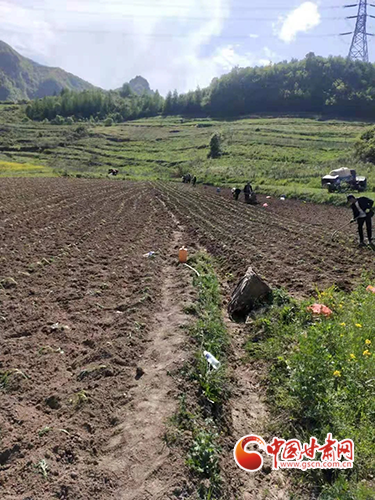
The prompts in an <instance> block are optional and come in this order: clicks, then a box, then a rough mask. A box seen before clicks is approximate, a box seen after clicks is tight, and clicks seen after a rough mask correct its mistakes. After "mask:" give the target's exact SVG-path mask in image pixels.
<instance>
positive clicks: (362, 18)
mask: <svg viewBox="0 0 375 500" xmlns="http://www.w3.org/2000/svg"><path fill="white" fill-rule="evenodd" d="M351 18H353V19H354V18H357V22H356V25H355V30H354V35H353V40H352V43H351V45H350V50H349V56H348V57H349V59H352V60H353V61H355V60H356V59H359V60H360V61H364V62H368V44H367V29H366V27H367V0H359V4H358V15H357V16H351V17H350V18H349V19H351Z"/></svg>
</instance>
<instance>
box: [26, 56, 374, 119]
mask: <svg viewBox="0 0 375 500" xmlns="http://www.w3.org/2000/svg"><path fill="white" fill-rule="evenodd" d="M260 112H269V113H301V112H313V113H319V114H330V115H336V116H342V117H350V116H355V117H358V118H375V65H374V64H370V63H363V62H360V61H355V62H354V61H350V60H347V59H344V58H342V57H329V58H323V57H317V56H315V55H314V54H312V53H310V54H308V55H307V56H306V58H305V59H303V60H302V61H297V60H293V61H291V62H289V63H288V62H282V63H278V64H274V65H270V66H267V67H255V68H235V69H233V70H232V71H231V72H230V73H228V74H227V75H224V76H222V77H220V78H215V79H214V80H213V81H212V82H211V85H210V86H209V87H208V88H206V89H202V90H201V89H199V88H198V89H197V90H196V91H192V92H188V93H186V94H180V95H179V94H178V93H177V92H176V91H174V92H173V93H172V92H169V93H168V95H167V96H166V98H165V99H163V98H162V97H161V96H160V95H159V93H158V92H155V94H153V95H151V94H147V93H143V94H142V95H141V96H139V95H137V94H135V93H134V91H133V89H132V88H131V86H130V84H124V86H123V87H122V89H121V90H120V91H118V92H109V93H106V94H104V93H101V92H98V91H96V92H84V93H83V94H80V95H79V96H78V95H76V96H74V95H73V94H72V93H64V92H63V93H62V95H60V96H57V97H55V98H47V99H44V100H40V101H35V102H34V103H32V105H31V106H29V108H28V111H27V113H28V116H29V117H30V118H33V119H37V120H41V119H44V118H48V119H51V118H54V117H55V116H56V115H57V114H61V115H62V116H65V117H66V116H74V117H78V118H89V117H90V116H91V117H93V118H94V119H95V118H98V119H101V118H105V117H107V116H111V118H113V119H114V120H115V121H124V120H128V119H134V118H138V117H143V116H154V115H157V114H159V113H163V114H164V115H190V116H192V115H193V116H213V117H230V116H241V115H247V114H252V113H260Z"/></svg>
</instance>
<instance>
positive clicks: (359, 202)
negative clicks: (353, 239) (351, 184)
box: [348, 194, 374, 246]
mask: <svg viewBox="0 0 375 500" xmlns="http://www.w3.org/2000/svg"><path fill="white" fill-rule="evenodd" d="M348 203H350V205H351V207H352V210H353V216H354V219H352V220H351V221H350V222H351V223H352V222H355V221H357V224H358V234H359V244H360V245H361V246H362V245H364V244H365V243H364V235H363V226H364V224H365V223H366V230H367V237H368V241H369V243H370V245H371V244H372V220H371V219H372V217H373V216H374V210H373V208H372V207H373V205H374V201H373V200H370V198H366V197H365V196H361V197H360V198H356V197H355V196H353V195H352V194H351V195H349V196H348Z"/></svg>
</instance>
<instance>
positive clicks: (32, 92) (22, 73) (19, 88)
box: [0, 40, 96, 101]
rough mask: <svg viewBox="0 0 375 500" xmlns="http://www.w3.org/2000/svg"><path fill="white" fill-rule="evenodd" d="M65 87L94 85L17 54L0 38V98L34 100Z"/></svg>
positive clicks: (72, 88)
mask: <svg viewBox="0 0 375 500" xmlns="http://www.w3.org/2000/svg"><path fill="white" fill-rule="evenodd" d="M63 88H66V89H69V90H76V91H78V92H79V91H82V90H93V89H95V88H96V87H95V86H94V85H92V84H91V83H88V82H86V81H85V80H82V79H81V78H79V77H78V76H75V75H73V74H71V73H68V72H67V71H64V70H63V69H60V68H51V67H48V66H43V65H41V64H38V63H36V62H34V61H32V60H31V59H27V58H26V57H23V56H21V54H19V53H18V52H16V51H15V50H14V49H13V48H12V47H11V46H10V45H8V44H6V43H5V42H3V41H1V40H0V100H1V101H16V100H19V99H36V98H40V97H45V96H49V95H54V94H55V93H56V94H58V93H59V92H60V91H61V90H62V89H63Z"/></svg>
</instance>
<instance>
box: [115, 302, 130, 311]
mask: <svg viewBox="0 0 375 500" xmlns="http://www.w3.org/2000/svg"><path fill="white" fill-rule="evenodd" d="M128 309H129V304H125V303H123V304H119V305H118V306H116V311H120V312H125V311H127V310H128Z"/></svg>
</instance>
